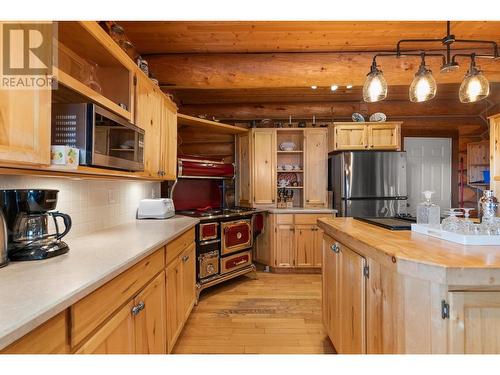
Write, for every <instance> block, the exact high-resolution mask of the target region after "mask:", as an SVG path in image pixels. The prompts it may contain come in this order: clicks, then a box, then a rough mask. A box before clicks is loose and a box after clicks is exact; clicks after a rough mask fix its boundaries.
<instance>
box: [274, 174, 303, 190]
mask: <svg viewBox="0 0 500 375" xmlns="http://www.w3.org/2000/svg"><path fill="white" fill-rule="evenodd" d="M294 184H295V185H294ZM278 186H279V187H287V186H298V180H297V174H296V173H282V174H280V176H279V180H278Z"/></svg>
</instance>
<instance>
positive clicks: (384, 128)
mask: <svg viewBox="0 0 500 375" xmlns="http://www.w3.org/2000/svg"><path fill="white" fill-rule="evenodd" d="M368 148H370V149H377V150H400V149H401V136H400V125H399V123H382V124H372V125H368Z"/></svg>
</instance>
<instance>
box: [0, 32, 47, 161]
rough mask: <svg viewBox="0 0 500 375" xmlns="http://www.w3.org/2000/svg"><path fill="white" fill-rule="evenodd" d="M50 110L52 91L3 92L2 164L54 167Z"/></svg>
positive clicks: (0, 105) (0, 99)
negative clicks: (51, 159)
mask: <svg viewBox="0 0 500 375" xmlns="http://www.w3.org/2000/svg"><path fill="white" fill-rule="evenodd" d="M0 26H1V25H0ZM50 106H51V92H50V90H42V89H38V90H37V89H33V90H31V89H30V90H0V162H3V163H20V164H50V128H51V125H50V124H51V120H50Z"/></svg>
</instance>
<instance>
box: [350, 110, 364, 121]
mask: <svg viewBox="0 0 500 375" xmlns="http://www.w3.org/2000/svg"><path fill="white" fill-rule="evenodd" d="M351 118H352V121H354V122H365V118H364V117H363V115H362V114H361V113H358V112H354V113H353V114H352V116H351Z"/></svg>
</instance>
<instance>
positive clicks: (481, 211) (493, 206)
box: [477, 190, 498, 223]
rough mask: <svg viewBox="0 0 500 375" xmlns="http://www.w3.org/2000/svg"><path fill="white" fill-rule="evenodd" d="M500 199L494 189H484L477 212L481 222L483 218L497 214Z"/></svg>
mask: <svg viewBox="0 0 500 375" xmlns="http://www.w3.org/2000/svg"><path fill="white" fill-rule="evenodd" d="M497 208H498V199H497V198H495V196H494V195H493V191H492V190H484V191H483V196H482V197H481V198H480V199H479V202H478V207H477V212H478V218H479V222H480V223H482V222H483V218H488V219H490V218H493V217H495V216H497Z"/></svg>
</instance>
